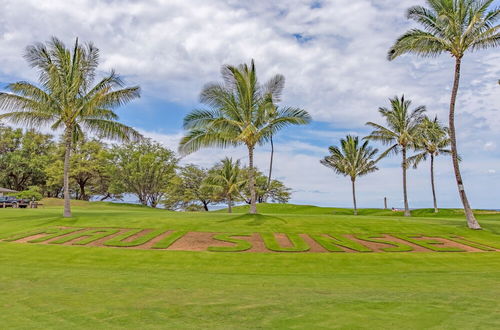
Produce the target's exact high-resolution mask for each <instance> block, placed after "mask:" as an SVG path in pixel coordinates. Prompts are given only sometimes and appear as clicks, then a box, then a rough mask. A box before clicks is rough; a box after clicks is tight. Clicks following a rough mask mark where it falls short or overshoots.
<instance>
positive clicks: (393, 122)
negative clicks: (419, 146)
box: [365, 95, 425, 217]
mask: <svg viewBox="0 0 500 330" xmlns="http://www.w3.org/2000/svg"><path fill="white" fill-rule="evenodd" d="M389 100H390V102H391V108H390V109H388V108H385V107H381V108H379V110H378V111H379V113H380V114H381V115H382V117H384V118H385V121H386V124H387V126H386V127H384V126H382V125H379V124H376V123H373V122H367V123H366V125H368V126H371V127H373V128H374V130H373V131H372V132H371V133H370V135H368V136H367V137H365V139H368V140H374V141H380V142H382V143H383V144H385V145H390V147H389V148H388V149H387V150H386V151H384V152H383V153H382V155H381V157H384V156H386V155H388V154H390V153H393V154H397V153H399V152H401V153H402V155H403V162H402V163H401V167H402V169H403V197H404V205H405V212H404V215H405V216H407V217H408V216H410V215H411V214H410V208H409V206H408V192H407V188H406V170H407V169H408V159H407V152H408V149H412V148H414V147H415V143H416V141H417V139H418V136H419V133H420V124H421V123H422V120H423V118H424V116H423V113H424V112H425V106H418V107H416V108H415V109H413V110H411V111H410V106H411V101H410V100H407V99H405V97H404V95H403V96H401V98H398V97H397V96H395V97H394V98H392V99H389Z"/></svg>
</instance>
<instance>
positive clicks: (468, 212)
mask: <svg viewBox="0 0 500 330" xmlns="http://www.w3.org/2000/svg"><path fill="white" fill-rule="evenodd" d="M461 61H462V59H461V58H456V62H455V77H454V81H453V89H452V92H451V99H450V115H449V126H450V140H451V158H452V161H453V170H454V171H455V179H456V181H457V187H458V194H459V195H460V199H461V200H462V204H463V206H464V212H465V217H466V218H467V226H468V227H469V228H470V229H481V226H480V225H479V223H478V222H477V220H476V218H475V217H474V213H472V209H471V207H470V205H469V200H468V199H467V195H466V194H465V188H464V182H463V180H462V174H461V173H460V167H459V164H458V151H457V139H456V135H455V102H456V100H457V93H458V84H459V81H460V65H461Z"/></svg>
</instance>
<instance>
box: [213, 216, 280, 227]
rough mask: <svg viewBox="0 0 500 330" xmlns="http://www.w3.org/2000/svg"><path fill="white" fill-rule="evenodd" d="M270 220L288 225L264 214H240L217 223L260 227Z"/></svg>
mask: <svg viewBox="0 0 500 330" xmlns="http://www.w3.org/2000/svg"><path fill="white" fill-rule="evenodd" d="M270 220H271V221H278V222H281V223H288V222H287V221H286V220H285V219H282V218H278V217H275V216H270V215H264V214H241V215H238V216H235V217H231V218H229V219H224V220H219V221H218V222H233V221H241V222H247V225H249V226H260V225H263V224H264V223H266V222H269V221H270Z"/></svg>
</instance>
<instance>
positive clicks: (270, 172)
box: [266, 135, 274, 193]
mask: <svg viewBox="0 0 500 330" xmlns="http://www.w3.org/2000/svg"><path fill="white" fill-rule="evenodd" d="M270 142H271V160H270V161H269V175H268V176H267V188H266V190H269V186H270V185H271V174H272V172H273V157H274V143H273V136H272V135H271V138H270ZM266 193H267V191H266Z"/></svg>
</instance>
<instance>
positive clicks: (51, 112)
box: [0, 37, 140, 217]
mask: <svg viewBox="0 0 500 330" xmlns="http://www.w3.org/2000/svg"><path fill="white" fill-rule="evenodd" d="M24 57H25V58H26V60H27V61H28V63H29V64H30V65H31V67H33V68H36V69H38V71H39V84H38V85H35V84H31V83H29V82H25V81H20V82H16V83H13V84H10V85H8V86H7V90H9V93H0V109H1V110H4V111H6V113H5V114H2V115H0V119H7V120H10V121H11V122H13V123H15V124H21V125H25V126H29V127H39V126H43V125H51V126H50V127H51V128H52V129H53V130H58V129H61V130H63V132H64V133H63V139H64V145H65V154H64V216H65V217H70V216H71V206H70V192H69V166H70V156H71V149H72V146H73V144H74V143H75V141H77V140H79V139H81V138H82V137H83V134H84V132H88V133H91V134H96V135H99V136H100V137H103V138H109V139H118V140H123V141H128V140H130V139H132V138H133V139H137V138H140V134H139V133H138V132H137V131H135V130H134V129H132V128H131V127H129V126H126V125H123V124H121V123H119V122H117V119H118V116H117V115H116V113H115V112H114V111H113V109H115V108H117V107H119V106H121V105H123V104H126V103H128V102H130V101H132V100H133V99H135V98H138V97H139V95H140V89H139V87H130V88H123V86H124V85H123V81H122V80H121V78H120V77H119V76H118V75H117V74H116V73H115V72H113V71H112V72H111V73H110V74H108V75H107V76H105V77H104V78H102V79H101V80H100V81H99V82H97V83H96V84H94V81H95V76H96V69H97V66H98V64H99V50H98V49H97V48H96V47H95V46H94V45H93V44H92V43H88V44H86V45H81V44H79V43H78V39H76V41H75V44H74V46H73V49H72V50H70V49H67V48H66V46H65V45H64V43H63V42H62V41H60V40H59V39H57V38H55V37H53V38H52V39H51V40H50V41H49V42H48V43H47V44H43V43H37V44H35V45H32V46H28V47H27V48H26V53H25V56H24Z"/></svg>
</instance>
